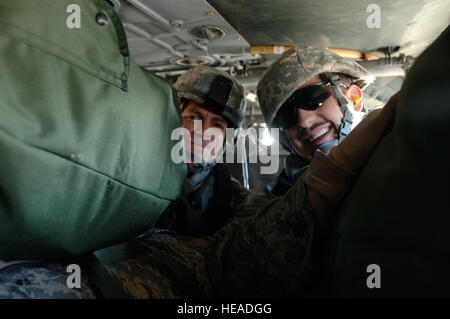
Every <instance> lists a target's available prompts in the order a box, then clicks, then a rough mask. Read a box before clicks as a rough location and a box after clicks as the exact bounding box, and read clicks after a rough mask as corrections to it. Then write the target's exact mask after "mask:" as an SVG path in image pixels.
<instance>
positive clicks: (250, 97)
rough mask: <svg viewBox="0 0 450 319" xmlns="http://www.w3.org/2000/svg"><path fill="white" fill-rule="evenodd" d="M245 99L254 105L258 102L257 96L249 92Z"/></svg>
mask: <svg viewBox="0 0 450 319" xmlns="http://www.w3.org/2000/svg"><path fill="white" fill-rule="evenodd" d="M245 98H246V99H247V100H249V101H250V102H253V103H255V102H256V94H255V93H252V92H248V93H247V95H246V96H245Z"/></svg>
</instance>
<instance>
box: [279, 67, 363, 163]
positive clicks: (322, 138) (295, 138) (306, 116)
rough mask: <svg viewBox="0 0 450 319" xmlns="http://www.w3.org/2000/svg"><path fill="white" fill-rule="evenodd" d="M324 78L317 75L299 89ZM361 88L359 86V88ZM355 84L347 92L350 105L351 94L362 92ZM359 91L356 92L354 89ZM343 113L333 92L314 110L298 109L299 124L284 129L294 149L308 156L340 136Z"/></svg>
mask: <svg viewBox="0 0 450 319" xmlns="http://www.w3.org/2000/svg"><path fill="white" fill-rule="evenodd" d="M322 81H323V80H322V79H321V78H320V76H318V75H317V76H316V77H314V78H313V79H311V80H310V81H308V82H306V83H305V84H303V85H302V86H301V87H300V88H299V90H301V89H302V88H304V87H307V86H309V85H311V84H315V83H320V82H322ZM358 89H359V88H358ZM358 89H357V87H356V86H355V85H352V86H351V87H350V88H349V89H348V90H347V92H346V97H347V100H348V101H349V105H353V103H351V102H350V99H349V96H353V95H355V94H358V93H359V94H360V92H361V91H360V90H359V91H358ZM355 90H356V91H358V92H354V91H355ZM342 117H343V114H342V112H341V110H340V108H339V103H338V101H337V99H336V97H335V96H334V94H332V95H331V96H330V97H329V98H328V99H327V100H326V101H325V102H324V103H323V104H322V106H320V107H318V108H317V109H316V110H314V111H306V110H303V109H300V108H299V109H297V125H296V126H293V127H291V128H288V129H284V131H285V133H286V135H287V137H288V139H289V142H290V143H291V146H292V147H293V149H294V150H295V151H296V152H297V153H298V154H299V155H301V156H302V157H304V158H308V157H309V155H311V154H312V153H313V152H314V150H315V149H317V147H318V146H320V145H321V144H323V143H326V142H329V141H332V140H334V139H336V138H338V132H339V126H340V124H341V120H342Z"/></svg>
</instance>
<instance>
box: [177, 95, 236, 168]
mask: <svg viewBox="0 0 450 319" xmlns="http://www.w3.org/2000/svg"><path fill="white" fill-rule="evenodd" d="M187 103H188V104H187V106H185V107H184V110H183V113H182V117H183V127H184V128H186V129H187V130H188V131H189V134H190V136H189V138H185V143H186V144H185V147H186V150H187V152H188V153H193V154H195V155H196V156H197V157H198V158H202V159H203V160H204V161H205V162H207V163H209V162H211V161H213V160H214V159H215V157H216V156H217V154H218V153H219V152H220V151H221V150H222V147H223V141H224V140H225V131H226V128H227V126H228V123H227V121H226V120H225V119H224V118H223V117H222V116H220V115H217V114H215V113H213V112H211V111H209V110H207V109H206V108H204V107H203V106H201V105H200V104H198V103H196V102H194V101H188V102H187ZM199 121H201V122H199Z"/></svg>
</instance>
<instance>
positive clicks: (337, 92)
mask: <svg viewBox="0 0 450 319" xmlns="http://www.w3.org/2000/svg"><path fill="white" fill-rule="evenodd" d="M325 76H326V77H327V79H328V81H330V83H331V88H332V90H333V93H334V96H335V97H336V99H337V101H338V104H339V109H340V110H341V112H342V115H343V117H342V121H341V125H340V126H339V133H338V134H339V137H338V144H339V143H341V142H342V140H343V139H344V138H345V137H346V136H347V135H348V134H349V133H350V131H351V129H352V123H353V114H352V112H350V110H349V108H348V101H347V99H346V98H345V96H344V94H343V93H342V91H341V89H340V88H339V86H340V84H341V83H342V82H341V80H340V78H339V75H337V74H330V73H325Z"/></svg>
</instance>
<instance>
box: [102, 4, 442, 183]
mask: <svg viewBox="0 0 450 319" xmlns="http://www.w3.org/2000/svg"><path fill="white" fill-rule="evenodd" d="M108 1H109V2H110V3H111V4H112V5H113V6H114V8H115V10H116V11H117V12H118V14H119V16H120V17H121V19H122V22H123V25H124V28H125V30H126V33H127V36H128V42H129V47H130V50H131V53H132V55H133V57H134V59H135V60H136V62H137V63H138V64H139V65H140V66H142V67H143V68H146V69H147V70H150V71H152V72H154V73H156V74H157V75H159V76H161V77H163V78H166V79H168V80H170V81H171V82H174V81H175V80H176V79H177V77H178V76H179V75H180V74H182V73H183V72H185V71H186V70H187V69H189V68H191V67H193V66H195V65H199V64H204V65H210V66H213V67H216V68H218V69H221V70H224V71H227V72H229V73H230V74H232V75H234V76H235V77H236V78H237V79H238V80H239V81H240V83H241V84H242V85H243V86H244V87H245V89H246V91H247V111H246V118H245V121H244V126H245V127H250V126H253V127H265V124H264V120H263V117H262V114H261V111H260V109H259V105H258V100H257V97H256V85H257V83H258V80H259V78H260V77H261V75H262V74H263V72H264V71H265V70H266V69H267V67H268V66H270V64H271V63H272V62H273V61H274V60H275V59H276V58H277V57H279V55H280V54H281V53H282V52H283V51H284V50H287V49H289V48H291V47H292V46H300V47H305V46H326V47H328V48H330V49H333V50H335V52H337V53H339V54H341V55H343V56H345V57H349V58H353V59H355V60H357V61H358V62H359V63H360V64H361V65H363V66H364V67H365V68H366V69H367V70H368V72H369V74H370V76H371V78H372V83H371V84H370V85H369V86H367V87H366V89H365V90H364V97H365V107H366V108H367V109H368V110H371V109H374V108H377V107H381V106H383V105H384V103H386V102H387V100H388V99H389V98H390V97H391V96H392V94H394V93H395V92H396V91H397V90H399V89H400V87H401V85H402V82H403V78H404V77H405V75H406V73H407V70H408V68H409V67H411V65H412V64H413V62H414V59H415V58H416V57H417V56H418V55H419V54H420V53H421V52H422V51H423V50H424V49H425V48H426V47H427V46H428V45H429V44H430V43H431V42H433V40H434V39H436V38H437V37H438V36H439V34H440V33H441V32H442V31H443V30H444V29H445V28H446V27H447V26H448V24H449V23H450V1H448V0H378V1H376V2H374V1H373V0H362V1H361V0H358V1H354V0H339V1H336V0H320V1H310V0H283V1H273V0H259V1H251V0H233V1H229V0H209V1H208V2H207V1H205V0H183V1H180V0H108ZM374 3H375V4H376V5H377V6H378V7H379V9H380V11H379V13H380V15H379V17H380V19H379V22H380V24H379V25H378V26H379V27H378V26H377V27H373V25H372V28H371V27H369V26H368V19H370V16H371V14H372V12H373V11H372V10H371V7H369V6H370V5H371V4H374ZM259 138H264V137H262V136H260V137H259ZM272 147H275V148H277V149H278V148H279V146H278V145H272ZM280 153H281V154H282V155H283V154H284V155H286V153H285V152H283V151H282V150H280ZM251 166H252V165H251V164H250V165H249V170H250V171H251V172H250V175H253V176H250V180H251V182H250V187H253V186H254V185H255V184H256V182H257V181H258V179H259V180H260V179H261V178H262V177H261V176H257V173H254V174H253V173H252V167H251ZM256 166H257V165H256ZM233 175H238V176H235V177H237V178H238V179H240V180H241V181H242V178H243V175H245V173H243V172H242V171H241V172H239V170H236V174H234V173H233ZM252 177H253V178H252Z"/></svg>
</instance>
